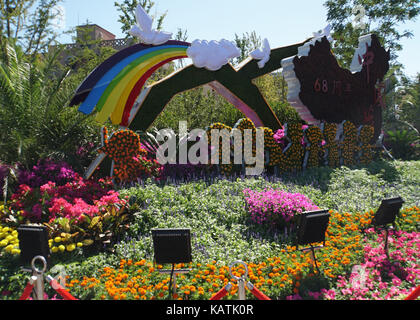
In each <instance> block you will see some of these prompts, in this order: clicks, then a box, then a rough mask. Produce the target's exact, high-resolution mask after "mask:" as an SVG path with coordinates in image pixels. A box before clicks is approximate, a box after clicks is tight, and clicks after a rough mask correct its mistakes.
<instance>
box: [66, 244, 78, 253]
mask: <svg viewBox="0 0 420 320" xmlns="http://www.w3.org/2000/svg"><path fill="white" fill-rule="evenodd" d="M66 249H67V251H68V252H72V251H74V250H75V249H76V245H75V244H74V243H72V244H69V245H68V246H67V247H66Z"/></svg>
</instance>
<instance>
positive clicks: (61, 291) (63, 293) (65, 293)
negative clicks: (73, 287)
mask: <svg viewBox="0 0 420 320" xmlns="http://www.w3.org/2000/svg"><path fill="white" fill-rule="evenodd" d="M47 280H48V282H49V283H50V285H51V287H52V288H53V289H54V290H55V291H57V293H58V294H59V295H60V296H62V297H63V299H64V300H78V299H76V298H75V297H73V296H72V295H71V294H70V293H69V292H68V291H67V290H66V289H64V288H63V287H62V286H61V285H60V284H59V283H58V282H57V280H55V279H54V278H53V277H51V276H47Z"/></svg>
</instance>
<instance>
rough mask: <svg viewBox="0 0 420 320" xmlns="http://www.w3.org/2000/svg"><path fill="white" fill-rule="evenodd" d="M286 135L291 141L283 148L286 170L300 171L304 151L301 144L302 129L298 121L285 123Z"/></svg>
mask: <svg viewBox="0 0 420 320" xmlns="http://www.w3.org/2000/svg"><path fill="white" fill-rule="evenodd" d="M285 127H286V136H287V138H288V139H289V140H290V141H291V142H290V144H289V145H288V146H287V147H286V149H285V150H284V155H285V161H286V170H287V171H300V170H302V164H303V158H304V156H305V151H304V148H303V145H302V139H303V131H302V125H301V124H300V123H292V124H290V125H285Z"/></svg>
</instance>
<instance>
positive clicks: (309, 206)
mask: <svg viewBox="0 0 420 320" xmlns="http://www.w3.org/2000/svg"><path fill="white" fill-rule="evenodd" d="M244 195H245V201H246V204H247V208H248V212H249V213H250V215H251V220H252V221H253V222H254V223H257V224H269V225H270V227H273V226H276V225H277V226H279V225H280V226H281V225H286V224H287V223H289V222H290V221H291V220H292V218H293V217H294V216H295V215H297V214H301V213H303V212H306V211H311V210H317V209H318V207H317V206H315V205H314V204H313V203H312V201H311V200H310V199H308V198H307V197H306V196H305V195H303V194H300V193H288V192H286V191H283V190H274V189H265V190H264V191H262V192H259V191H253V190H251V189H245V190H244Z"/></svg>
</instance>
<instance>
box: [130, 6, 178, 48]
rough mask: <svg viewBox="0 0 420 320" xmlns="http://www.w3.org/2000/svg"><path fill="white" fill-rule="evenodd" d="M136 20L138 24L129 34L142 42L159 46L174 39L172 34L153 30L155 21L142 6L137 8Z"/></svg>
mask: <svg viewBox="0 0 420 320" xmlns="http://www.w3.org/2000/svg"><path fill="white" fill-rule="evenodd" d="M136 20H137V24H136V25H134V26H133V27H132V28H131V30H130V31H129V33H130V34H131V35H132V36H134V37H137V38H139V39H140V42H142V43H144V44H151V45H154V46H158V45H161V44H164V43H165V42H167V41H168V40H170V39H171V38H172V33H168V32H163V31H157V30H154V29H152V24H153V19H152V18H151V17H150V16H149V15H148V14H147V12H146V11H145V10H144V9H143V7H142V6H141V5H138V6H137V8H136Z"/></svg>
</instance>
